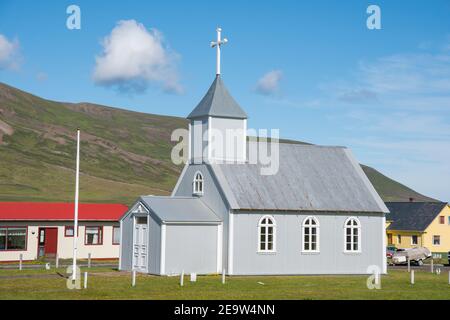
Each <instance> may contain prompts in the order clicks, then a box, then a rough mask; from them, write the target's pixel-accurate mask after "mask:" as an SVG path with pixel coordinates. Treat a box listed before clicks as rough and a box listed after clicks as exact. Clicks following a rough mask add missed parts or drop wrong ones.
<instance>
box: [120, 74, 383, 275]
mask: <svg viewBox="0 0 450 320" xmlns="http://www.w3.org/2000/svg"><path fill="white" fill-rule="evenodd" d="M188 119H189V120H190V126H189V151H188V154H189V157H188V162H187V164H186V165H185V167H184V169H183V171H182V173H181V176H180V177H179V180H178V182H177V184H176V186H175V189H174V190H173V193H172V195H171V196H167V197H157V196H141V197H140V198H139V199H137V201H136V203H135V204H134V205H133V206H132V207H131V209H130V210H129V211H128V212H127V213H126V214H125V215H124V216H123V217H122V219H121V221H120V223H121V232H122V234H121V236H122V238H121V239H122V241H121V253H120V269H121V270H132V269H134V270H138V271H140V272H145V273H151V274H157V275H170V274H179V273H181V272H182V271H184V272H186V273H191V272H195V273H198V274H212V273H220V272H222V271H223V270H225V271H226V273H227V274H229V275H266V274H267V275H269V274H365V273H367V268H368V267H369V266H373V265H375V266H377V267H379V268H380V270H381V271H382V272H384V273H385V272H386V260H385V257H386V255H385V247H386V244H385V214H386V213H387V212H388V209H387V208H386V206H385V205H384V203H383V201H382V200H381V199H380V197H379V195H378V194H377V192H376V191H375V189H374V188H373V186H372V185H371V183H370V182H369V180H368V178H367V177H366V175H365V174H364V172H363V171H362V169H361V167H360V166H359V164H358V162H357V161H356V159H355V158H354V157H353V155H352V154H351V152H350V150H348V149H347V148H344V147H325V146H316V145H301V144H285V143H280V144H278V145H277V146H278V149H279V167H278V170H277V171H276V173H274V174H268V175H265V174H261V172H262V171H261V169H263V167H264V165H263V164H261V163H258V162H257V163H254V162H250V161H249V159H250V158H251V157H252V153H253V152H255V150H256V151H258V150H260V147H261V142H249V141H248V139H247V136H246V132H247V115H246V113H245V112H244V111H243V110H242V109H241V107H240V106H239V105H238V104H237V103H236V101H235V100H234V99H233V98H232V97H231V95H230V94H229V93H228V91H227V89H226V88H225V86H224V84H223V82H222V79H221V77H220V75H217V76H216V78H215V80H214V82H213V83H212V85H211V87H210V89H209V90H208V92H207V93H206V95H205V97H204V98H203V99H202V100H201V102H200V103H199V105H198V106H197V107H196V108H195V109H194V110H193V111H192V112H191V114H190V115H189V116H188ZM228 129H232V130H234V132H238V134H236V135H234V137H233V139H231V141H230V140H226V139H225V141H219V140H220V139H215V138H213V137H212V134H211V132H212V131H214V132H216V133H217V132H218V133H219V136H220V133H222V134H223V136H225V135H226V132H227V130H228ZM218 150H219V151H218ZM230 150H231V151H233V152H230Z"/></svg>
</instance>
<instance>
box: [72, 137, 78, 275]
mask: <svg viewBox="0 0 450 320" xmlns="http://www.w3.org/2000/svg"><path fill="white" fill-rule="evenodd" d="M79 175H80V129H77V169H76V173H75V213H74V218H73V267H72V279H73V280H74V281H75V280H76V278H77V246H78V188H79Z"/></svg>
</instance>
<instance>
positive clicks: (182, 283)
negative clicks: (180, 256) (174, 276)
mask: <svg viewBox="0 0 450 320" xmlns="http://www.w3.org/2000/svg"><path fill="white" fill-rule="evenodd" d="M183 285H184V270H183V271H181V275H180V286H181V287H182V286H183Z"/></svg>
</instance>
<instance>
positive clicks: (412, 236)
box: [411, 234, 419, 246]
mask: <svg viewBox="0 0 450 320" xmlns="http://www.w3.org/2000/svg"><path fill="white" fill-rule="evenodd" d="M414 237H416V243H414V240H413V239H414ZM411 245H412V246H417V245H419V236H418V235H415V234H413V235H411Z"/></svg>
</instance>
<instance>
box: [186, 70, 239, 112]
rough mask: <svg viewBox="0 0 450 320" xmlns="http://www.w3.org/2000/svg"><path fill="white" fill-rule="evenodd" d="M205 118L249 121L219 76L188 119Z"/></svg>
mask: <svg viewBox="0 0 450 320" xmlns="http://www.w3.org/2000/svg"><path fill="white" fill-rule="evenodd" d="M205 116H213V117H222V118H234V119H247V114H246V113H245V112H244V110H242V108H241V107H240V106H239V105H238V104H237V102H236V101H235V100H234V99H233V97H232V96H231V95H230V93H229V92H228V90H227V88H226V87H225V85H224V83H223V81H222V79H221V78H220V76H219V75H217V76H216V78H215V79H214V82H213V83H212V85H211V87H210V88H209V90H208V92H207V93H206V95H205V96H204V97H203V99H202V101H200V103H199V104H198V105H197V107H195V109H194V110H192V112H191V113H190V114H189V115H188V116H187V118H188V119H195V118H200V117H205Z"/></svg>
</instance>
